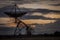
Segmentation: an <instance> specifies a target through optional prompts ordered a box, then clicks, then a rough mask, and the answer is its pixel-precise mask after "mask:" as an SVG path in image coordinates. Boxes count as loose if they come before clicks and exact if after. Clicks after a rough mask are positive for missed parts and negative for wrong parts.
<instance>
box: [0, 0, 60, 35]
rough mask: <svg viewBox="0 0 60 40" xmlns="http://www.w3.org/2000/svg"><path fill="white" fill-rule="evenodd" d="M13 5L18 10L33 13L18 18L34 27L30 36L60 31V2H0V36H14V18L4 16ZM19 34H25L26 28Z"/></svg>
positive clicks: (42, 0) (15, 0)
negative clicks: (15, 4) (15, 5)
mask: <svg viewBox="0 0 60 40" xmlns="http://www.w3.org/2000/svg"><path fill="white" fill-rule="evenodd" d="M14 3H17V6H18V8H25V9H28V10H27V11H29V10H30V11H34V12H29V13H27V14H25V15H24V16H22V17H19V19H21V21H23V22H24V23H25V24H27V25H29V26H30V27H31V26H33V27H34V30H32V31H31V32H32V34H44V33H47V34H51V33H54V32H56V31H60V0H3V1H2V0H0V27H1V28H0V35H13V34H14V30H15V27H16V24H14V23H12V22H14V18H9V16H8V15H6V14H4V12H5V11H9V10H11V9H12V8H13V5H14ZM13 10H14V9H13ZM17 10H18V9H17ZM37 10H38V11H37ZM21 11H24V10H22V9H21ZM25 11H26V10H25ZM36 11H37V12H36ZM8 23H10V24H8ZM32 24H33V25H32ZM18 33H19V32H18ZM21 34H26V28H23V29H22V31H21Z"/></svg>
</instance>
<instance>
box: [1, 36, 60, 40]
mask: <svg viewBox="0 0 60 40" xmlns="http://www.w3.org/2000/svg"><path fill="white" fill-rule="evenodd" d="M0 40H60V36H0Z"/></svg>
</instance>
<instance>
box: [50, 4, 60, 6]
mask: <svg viewBox="0 0 60 40" xmlns="http://www.w3.org/2000/svg"><path fill="white" fill-rule="evenodd" d="M50 5H52V6H60V4H50Z"/></svg>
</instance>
